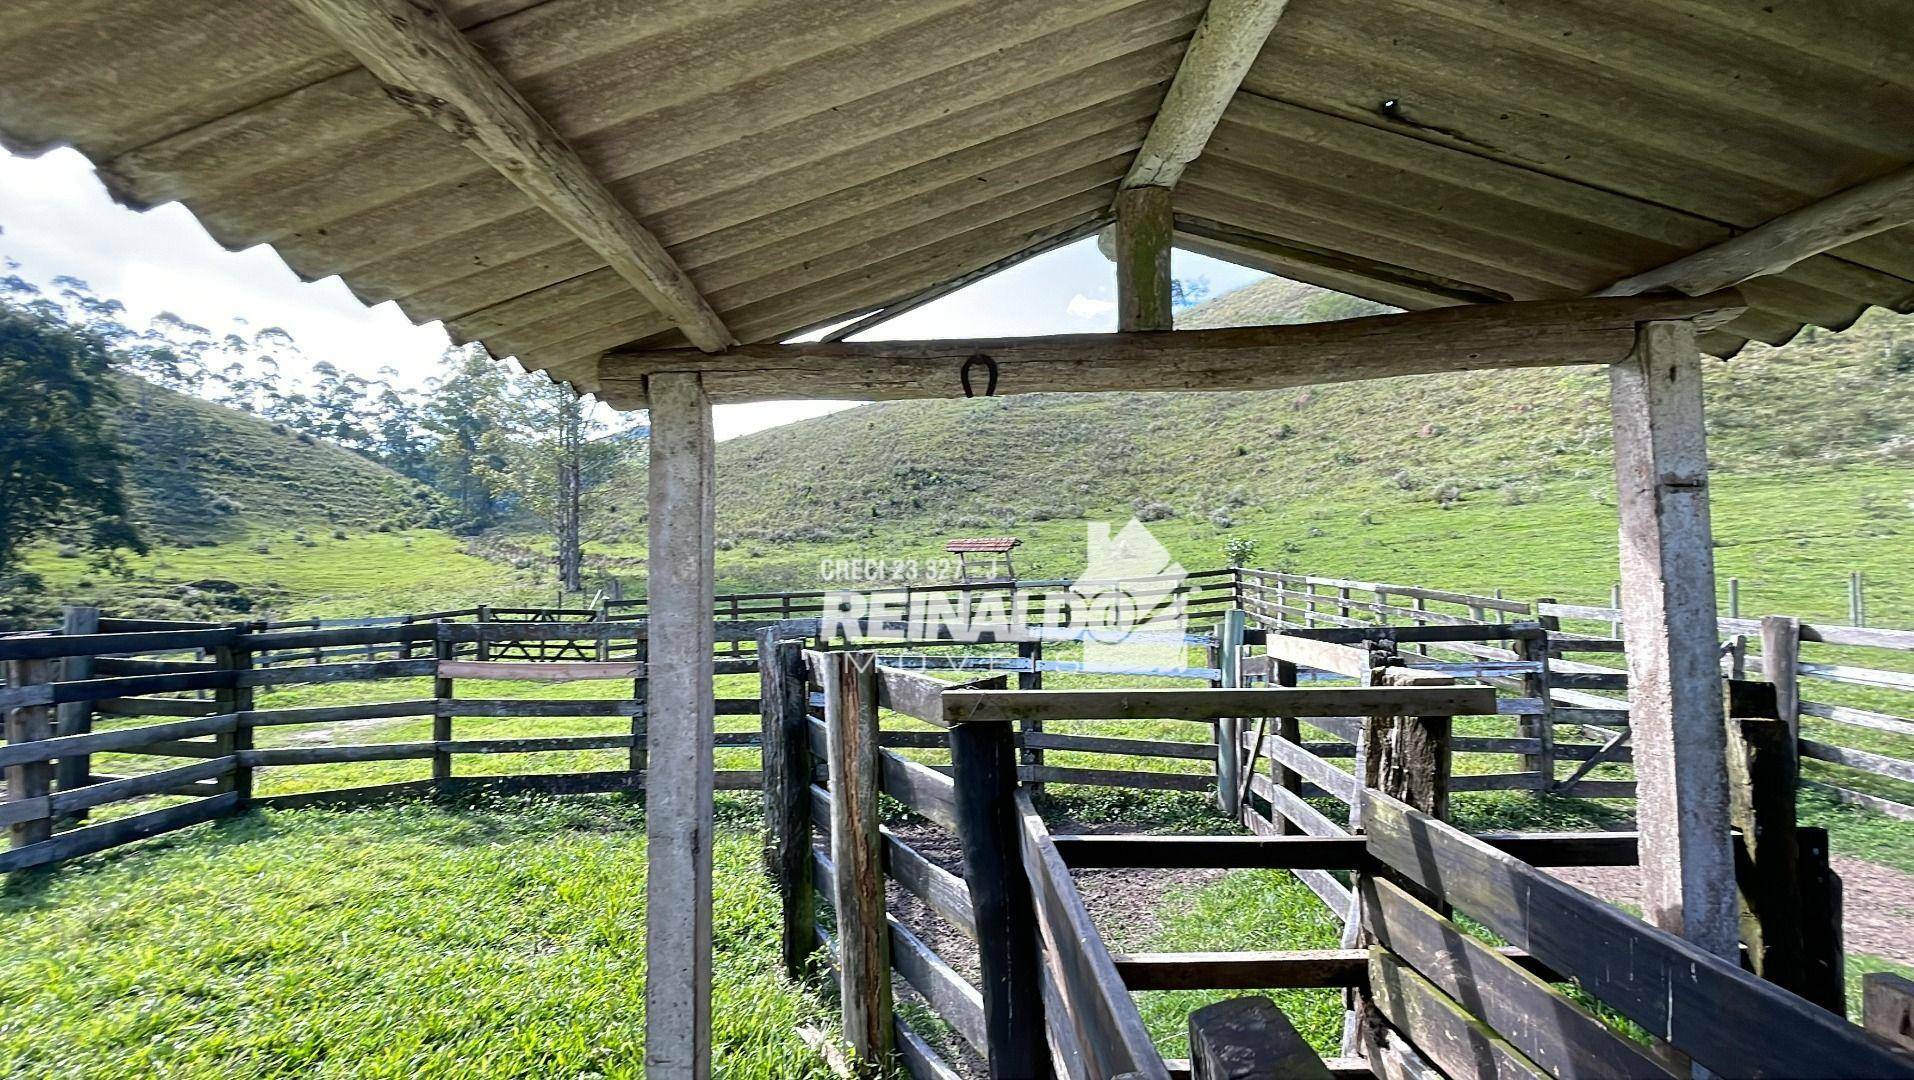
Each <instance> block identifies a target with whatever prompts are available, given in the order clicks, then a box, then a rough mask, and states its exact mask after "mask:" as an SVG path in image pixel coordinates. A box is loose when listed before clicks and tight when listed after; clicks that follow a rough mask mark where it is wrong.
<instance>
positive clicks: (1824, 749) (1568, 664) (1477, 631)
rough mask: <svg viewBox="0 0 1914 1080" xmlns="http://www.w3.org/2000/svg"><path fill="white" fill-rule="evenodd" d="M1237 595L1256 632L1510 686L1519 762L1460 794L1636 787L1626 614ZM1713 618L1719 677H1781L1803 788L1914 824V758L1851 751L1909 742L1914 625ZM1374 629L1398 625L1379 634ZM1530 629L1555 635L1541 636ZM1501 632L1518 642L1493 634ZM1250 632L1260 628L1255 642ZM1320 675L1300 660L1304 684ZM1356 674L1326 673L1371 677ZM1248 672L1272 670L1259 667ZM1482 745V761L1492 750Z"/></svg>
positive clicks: (1282, 586) (1259, 578) (1511, 603)
mask: <svg viewBox="0 0 1914 1080" xmlns="http://www.w3.org/2000/svg"><path fill="white" fill-rule="evenodd" d="M1238 590H1239V597H1240V602H1241V604H1242V608H1243V610H1244V612H1245V613H1246V614H1247V617H1248V619H1249V620H1250V623H1251V625H1252V627H1254V628H1258V629H1261V630H1264V631H1269V632H1277V633H1281V634H1283V635H1286V636H1292V635H1293V636H1302V637H1318V638H1322V639H1325V640H1341V641H1343V642H1344V643H1363V642H1366V643H1367V644H1369V645H1372V646H1373V645H1375V644H1378V643H1381V642H1383V641H1387V640H1392V641H1394V642H1396V643H1397V645H1398V646H1399V647H1398V648H1397V649H1396V653H1397V655H1398V656H1399V657H1400V659H1401V662H1402V663H1404V664H1406V665H1408V666H1411V667H1419V668H1425V669H1429V670H1434V671H1440V672H1444V673H1447V674H1452V675H1455V676H1456V677H1459V678H1475V679H1479V680H1480V681H1483V682H1485V683H1488V684H1490V685H1494V686H1497V687H1499V688H1501V689H1503V690H1505V691H1507V692H1508V694H1509V696H1507V697H1505V698H1503V699H1502V700H1501V701H1500V702H1499V703H1498V710H1497V711H1498V713H1499V714H1502V715H1508V716H1511V717H1512V723H1513V730H1512V731H1511V732H1510V740H1509V741H1508V745H1507V747H1506V748H1505V750H1504V751H1503V752H1509V753H1516V754H1518V755H1519V756H1520V764H1521V768H1520V770H1518V771H1516V772H1514V773H1510V774H1505V775H1503V776H1502V777H1498V778H1489V777H1479V778H1468V777H1458V778H1457V779H1458V782H1459V783H1460V784H1461V785H1463V786H1460V787H1458V788H1457V790H1466V789H1467V788H1468V786H1469V785H1479V786H1503V787H1516V788H1527V789H1532V790H1538V791H1548V792H1554V793H1557V794H1569V795H1578V796H1584V797H1594V798H1612V797H1623V798H1625V797H1628V796H1631V795H1632V794H1633V793H1634V782H1633V781H1632V780H1628V779H1619V778H1614V777H1612V776H1606V775H1604V771H1603V770H1601V769H1600V767H1601V766H1603V765H1628V764H1630V763H1631V760H1632V758H1631V754H1630V748H1629V738H1628V700H1627V691H1628V673H1627V670H1626V659H1627V658H1626V649H1627V645H1626V642H1625V641H1624V640H1623V637H1622V630H1621V622H1622V613H1621V611H1620V609H1619V608H1616V607H1613V606H1598V605H1584V604H1567V603H1559V602H1557V601H1556V600H1554V599H1553V598H1543V599H1538V600H1514V599H1509V598H1507V597H1504V596H1503V595H1501V590H1496V592H1495V594H1494V595H1484V594H1475V593H1462V592H1456V591H1453V590H1445V589H1431V588H1425V587H1421V586H1416V585H1401V584H1388V583H1382V582H1370V581H1353V580H1349V579H1345V578H1335V577H1317V576H1310V575H1299V574H1285V573H1274V572H1270V571H1264V570H1254V569H1247V568H1246V569H1243V570H1241V571H1240V578H1239V585H1238ZM1718 623H1719V627H1720V632H1721V633H1722V635H1723V638H1724V640H1723V641H1722V643H1721V650H1722V674H1723V675H1724V676H1728V677H1731V678H1741V677H1744V676H1746V675H1750V674H1752V675H1758V676H1762V677H1764V678H1766V679H1767V680H1768V681H1770V682H1772V683H1774V684H1775V686H1776V687H1777V696H1778V699H1779V702H1780V705H1779V707H1780V709H1781V711H1782V719H1784V720H1785V721H1787V722H1788V723H1789V725H1790V726H1791V727H1792V728H1793V729H1794V730H1795V731H1796V732H1797V733H1798V734H1799V735H1800V737H1801V741H1800V746H1799V751H1798V752H1799V753H1800V754H1801V756H1803V757H1805V758H1808V759H1809V760H1812V761H1815V762H1816V763H1817V764H1816V766H1814V772H1815V773H1816V775H1814V776H1810V777H1806V778H1804V779H1803V781H1802V784H1803V786H1805V787H1808V788H1812V789H1815V790H1819V791H1822V792H1824V793H1826V794H1828V795H1830V796H1832V797H1834V798H1836V799H1839V800H1841V801H1843V802H1848V803H1852V804H1855V805H1859V806H1863V807H1866V808H1867V809H1870V810H1873V811H1876V812H1878V813H1883V814H1888V815H1890V816H1893V817H1897V818H1901V819H1903V820H1914V805H1910V803H1909V802H1908V801H1906V800H1907V799H1908V798H1909V797H1910V796H1909V795H1906V794H1901V792H1903V791H1909V792H1914V787H1901V786H1899V785H1914V760H1908V758H1907V757H1905V756H1897V755H1896V754H1894V753H1888V752H1883V748H1882V747H1881V746H1879V745H1873V746H1870V745H1855V744H1856V743H1870V742H1876V743H1878V742H1881V741H1885V743H1886V744H1887V748H1889V749H1893V748H1896V747H1897V746H1904V745H1906V744H1905V743H1898V744H1897V743H1896V742H1895V741H1894V740H1896V739H1904V738H1914V718H1910V717H1914V671H1909V670H1907V669H1909V668H1910V667H1914V631H1907V630H1889V629H1878V628H1871V627H1855V626H1841V625H1835V624H1824V623H1810V622H1805V621H1802V620H1800V619H1797V618H1794V617H1792V616H1784V615H1769V616H1766V617H1764V618H1760V619H1742V618H1731V617H1725V616H1724V617H1722V618H1721V619H1719V620H1718ZM1498 624H1500V625H1498ZM1377 627H1393V628H1395V629H1394V630H1392V631H1391V632H1390V633H1388V634H1384V635H1378V633H1377V632H1376V630H1375V628H1377ZM1535 627H1540V628H1541V630H1543V631H1545V632H1546V633H1545V636H1537V634H1536V633H1535V632H1534V629H1533V628H1535ZM1471 628H1474V629H1473V630H1472V629H1471ZM1335 630H1341V631H1359V632H1361V633H1362V634H1363V635H1364V638H1363V642H1358V639H1357V638H1356V637H1353V636H1351V637H1347V638H1340V639H1339V638H1338V637H1337V635H1336V634H1335V633H1333V632H1332V631H1335ZM1499 631H1508V632H1509V636H1507V637H1503V638H1501V639H1497V638H1496V637H1495V636H1494V635H1495V634H1496V633H1497V632H1499ZM1255 634H1256V630H1254V629H1253V630H1252V631H1251V632H1250V638H1249V640H1250V641H1251V643H1253V644H1254V643H1257V639H1256V637H1255ZM1472 634H1473V635H1474V636H1471V635H1472ZM1770 658H1772V662H1771V660H1770ZM1345 659H1348V658H1346V657H1345ZM1251 663H1252V664H1254V663H1255V661H1251ZM1312 666H1314V665H1308V664H1306V663H1305V664H1304V665H1303V669H1304V674H1305V677H1306V676H1307V673H1308V669H1309V668H1310V667H1312ZM1360 666H1361V665H1360V664H1359V663H1354V662H1352V663H1350V664H1348V665H1347V666H1346V667H1345V668H1343V669H1334V668H1331V669H1326V670H1325V669H1320V668H1319V669H1318V672H1319V674H1326V675H1339V676H1343V677H1347V678H1356V679H1360V678H1361V676H1360V675H1358V674H1357V673H1356V672H1357V669H1358V668H1359V667H1360ZM1251 672H1252V674H1254V675H1256V676H1257V677H1261V676H1260V669H1258V668H1255V667H1252V668H1251ZM1804 725H1805V729H1804ZM1883 736H1885V737H1886V739H1885V740H1882V737H1883ZM1514 740H1520V741H1519V742H1516V741H1514ZM1345 741H1347V740H1345ZM1474 745H1477V746H1479V747H1480V748H1481V749H1482V750H1483V751H1484V752H1487V749H1488V747H1489V746H1490V745H1492V742H1491V741H1488V740H1478V742H1477V743H1476V744H1474ZM1458 749H1459V750H1460V748H1458ZM1883 781H1885V784H1883V783H1882V782H1883ZM1869 788H1871V789H1872V790H1866V789H1869Z"/></svg>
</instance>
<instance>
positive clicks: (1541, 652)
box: [1515, 628, 1555, 791]
mask: <svg viewBox="0 0 1914 1080" xmlns="http://www.w3.org/2000/svg"><path fill="white" fill-rule="evenodd" d="M1515 647H1516V649H1517V651H1519V652H1520V653H1521V654H1522V659H1524V660H1527V661H1529V662H1530V663H1533V664H1536V665H1539V667H1540V670H1539V671H1535V672H1531V673H1529V674H1525V675H1523V676H1522V696H1523V697H1526V698H1535V699H1536V700H1538V701H1540V702H1541V703H1542V711H1541V712H1539V713H1536V714H1534V715H1531V716H1524V717H1521V718H1520V719H1519V720H1518V721H1517V723H1516V733H1517V734H1518V735H1521V736H1522V737H1523V738H1525V739H1535V740H1538V741H1539V742H1540V743H1541V745H1540V747H1539V748H1538V749H1537V750H1536V752H1535V753H1533V754H1523V755H1522V771H1523V772H1532V773H1535V774H1536V775H1537V776H1539V777H1541V784H1542V786H1541V788H1540V790H1542V791H1553V790H1555V705H1554V701H1553V699H1552V697H1551V692H1550V690H1549V654H1548V630H1547V629H1546V628H1543V629H1540V630H1537V631H1535V632H1534V633H1532V634H1529V635H1526V636H1524V637H1522V638H1520V639H1518V640H1517V641H1516V643H1515Z"/></svg>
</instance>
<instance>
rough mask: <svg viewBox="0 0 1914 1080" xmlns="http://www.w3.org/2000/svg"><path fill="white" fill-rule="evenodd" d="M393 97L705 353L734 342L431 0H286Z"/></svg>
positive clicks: (673, 265) (664, 256)
mask: <svg viewBox="0 0 1914 1080" xmlns="http://www.w3.org/2000/svg"><path fill="white" fill-rule="evenodd" d="M294 3H295V5H296V6H297V7H298V8H299V10H301V11H303V12H305V13H306V15H307V16H308V17H310V18H311V19H312V20H313V21H314V22H316V23H318V24H319V26H320V27H321V28H323V29H324V30H325V31H326V32H327V33H329V34H331V35H332V36H333V38H334V39H336V40H337V41H338V42H339V44H340V45H342V46H344V47H345V49H346V51H348V52H350V53H351V54H352V55H353V56H354V57H356V58H357V59H358V60H359V62H360V63H362V64H364V65H365V66H366V70H368V71H370V72H371V73H372V75H373V77H375V78H377V79H378V80H379V81H380V82H381V83H382V84H384V86H385V88H386V92H387V93H388V94H389V95H391V97H392V98H393V100H395V101H397V102H398V103H399V104H401V105H403V106H405V107H406V108H408V109H411V110H412V111H413V112H416V113H418V114H419V115H421V116H423V117H425V118H426V119H428V120H431V121H432V122H433V123H435V124H438V125H439V126H440V127H442V128H445V129H446V130H447V131H449V132H451V133H452V134H453V135H454V136H456V137H457V138H458V139H459V141H461V142H463V143H464V144H465V145H466V147H467V148H469V149H470V150H471V151H472V152H473V153H475V154H477V155H478V156H479V157H481V158H483V159H484V160H485V161H486V162H487V163H489V164H490V165H491V166H492V167H493V168H495V169H497V170H498V171H499V173H500V174H501V175H503V176H504V177H505V178H506V179H507V180H510V181H511V182H512V183H513V184H514V185H516V186H517V187H518V189H519V190H520V191H523V192H524V193H525V194H526V196H527V197H529V198H530V199H531V200H532V202H533V203H535V204H536V205H537V206H538V207H539V209H541V210H544V211H545V212H546V213H548V214H550V215H551V216H552V217H553V219H555V220H556V221H558V222H559V224H561V225H563V226H565V228H567V229H569V230H571V232H572V233H574V234H575V235H576V236H577V237H578V238H579V239H580V240H583V241H584V242H585V243H586V244H587V245H588V246H590V247H591V249H592V250H593V251H595V252H597V253H598V255H599V256H600V257H602V258H603V259H604V260H605V261H606V262H607V263H608V264H610V266H611V268H612V269H613V270H615V271H617V273H618V276H620V277H622V278H624V279H625V280H626V281H629V282H630V283H631V285H632V287H633V288H635V289H637V290H638V292H639V293H640V295H642V296H644V297H645V299H647V300H649V301H650V302H651V303H652V305H653V306H655V307H656V308H657V309H658V310H659V311H660V312H661V313H663V314H664V315H665V316H666V317H667V318H669V319H670V320H671V321H672V322H673V323H675V324H677V326H678V328H679V329H680V330H682V331H684V335H685V336H686V337H687V338H689V339H691V342H692V344H694V345H696V346H697V347H698V348H700V349H704V350H706V351H708V352H719V351H722V350H723V349H724V348H725V347H726V346H728V345H730V344H731V343H732V342H733V340H734V339H733V337H732V335H731V331H730V330H729V329H727V328H726V327H725V325H724V321H723V320H722V319H720V318H718V314H717V312H715V311H713V310H712V309H711V305H710V304H708V303H706V302H705V299H704V297H703V296H702V295H700V294H699V292H698V288H697V286H696V285H694V284H692V281H691V279H690V278H689V277H688V276H686V274H685V272H684V270H683V269H682V268H681V267H679V265H678V264H677V262H676V261H675V260H674V259H672V257H671V255H670V254H669V253H668V252H666V251H665V248H664V245H663V244H661V243H659V241H658V238H657V237H655V236H653V235H652V234H651V232H650V230H648V229H646V228H645V227H644V226H643V225H642V224H640V223H639V221H638V218H637V216H636V215H635V214H633V213H632V211H631V210H630V209H629V208H628V207H626V206H625V205H624V204H623V203H622V202H620V201H619V200H618V197H617V196H615V195H613V194H612V193H611V190H610V189H609V188H607V187H606V186H605V184H604V182H603V181H601V180H599V179H598V177H597V176H595V175H593V173H592V171H591V169H590V168H588V167H587V166H586V165H585V162H584V161H583V159H581V158H580V157H579V156H578V152H577V151H576V150H574V149H573V148H572V146H571V144H569V143H568V142H566V141H565V138H564V136H562V135H560V134H559V133H558V130H557V129H556V128H554V127H552V125H551V124H550V122H548V121H547V120H546V119H545V118H544V117H543V116H541V115H539V113H538V111H537V110H536V109H534V108H533V107H532V106H531V103H530V102H528V101H526V100H525V97H524V96H523V95H522V94H520V93H519V92H518V89H517V88H516V87H514V86H513V85H512V83H511V82H510V80H508V79H506V78H505V76H504V75H503V74H501V73H500V72H499V70H498V68H496V67H494V66H493V65H492V62H491V61H490V60H489V59H487V58H486V56H485V54H484V53H482V52H480V51H479V49H478V47H477V46H476V45H474V44H472V42H471V41H470V40H468V39H467V38H466V37H465V35H464V34H462V33H460V32H459V29H458V27H456V26H454V25H453V24H452V21H451V20H450V19H449V18H447V17H446V15H445V12H444V11H443V10H442V9H440V7H439V6H438V4H437V3H436V0H294Z"/></svg>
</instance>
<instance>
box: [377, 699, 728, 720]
mask: <svg viewBox="0 0 1914 1080" xmlns="http://www.w3.org/2000/svg"><path fill="white" fill-rule="evenodd" d="M756 704H757V701H756V699H755V698H754V699H752V705H753V706H755V705H756ZM751 711H752V712H756V711H757V710H756V708H755V707H754V708H753V709H752V710H751ZM435 712H436V714H437V715H439V716H447V717H458V716H501V717H506V716H518V717H527V716H568V717H572V716H622V717H641V716H644V715H645V707H644V703H643V702H640V701H636V700H633V699H630V698H626V699H608V698H593V699H580V698H553V699H551V700H540V699H535V698H497V699H485V698H448V699H446V700H444V701H440V702H438V707H437V709H436V710H435ZM395 715H408V714H402V713H401V714H395Z"/></svg>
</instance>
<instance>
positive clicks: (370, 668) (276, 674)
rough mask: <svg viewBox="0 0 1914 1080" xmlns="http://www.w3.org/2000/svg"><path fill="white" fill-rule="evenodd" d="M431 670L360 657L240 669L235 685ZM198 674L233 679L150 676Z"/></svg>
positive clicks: (425, 663)
mask: <svg viewBox="0 0 1914 1080" xmlns="http://www.w3.org/2000/svg"><path fill="white" fill-rule="evenodd" d="M432 673H433V671H432V661H430V660H364V661H360V662H358V663H349V664H301V665H298V666H292V667H275V668H262V669H257V670H253V671H246V672H240V673H238V676H237V685H239V686H251V687H259V686H287V685H291V684H293V683H335V682H358V681H362V680H366V681H369V680H375V679H413V678H419V677H421V676H430V675H431V674H432ZM202 677H204V678H211V679H214V680H215V681H216V682H217V681H220V680H223V681H224V682H228V683H231V682H233V681H234V676H233V675H232V674H229V673H224V672H222V673H219V674H218V675H214V676H193V675H177V676H164V675H156V676H153V678H156V679H157V678H179V679H190V678H202ZM110 681H114V682H126V681H130V680H123V679H119V680H110ZM181 689H194V688H192V687H182V688H181ZM208 689H217V686H212V687H208ZM146 692H147V693H152V692H153V691H150V690H149V691H146Z"/></svg>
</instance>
